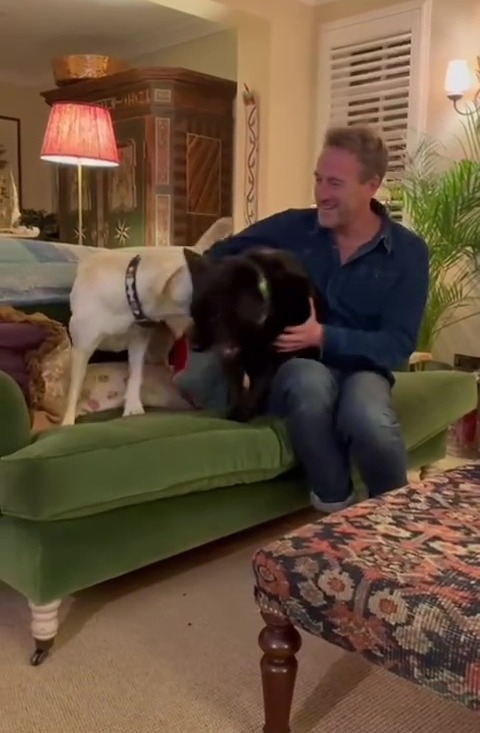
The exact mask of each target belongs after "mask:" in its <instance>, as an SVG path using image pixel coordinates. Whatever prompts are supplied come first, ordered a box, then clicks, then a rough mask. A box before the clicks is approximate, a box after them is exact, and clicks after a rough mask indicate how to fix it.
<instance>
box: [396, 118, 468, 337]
mask: <svg viewBox="0 0 480 733" xmlns="http://www.w3.org/2000/svg"><path fill="white" fill-rule="evenodd" d="M461 124H462V135H460V136H459V137H458V139H457V142H458V147H459V151H458V152H459V155H458V157H457V158H456V159H455V160H453V161H452V160H450V159H449V158H448V156H447V155H446V151H445V148H444V146H443V145H442V144H441V143H439V142H438V141H436V140H434V139H431V138H428V137H426V136H425V137H423V138H422V139H421V140H420V142H419V144H418V146H417V149H416V150H415V152H414V154H413V155H411V156H407V158H406V166H405V172H404V174H403V176H402V178H401V179H400V180H397V181H395V182H394V183H393V184H392V185H391V195H392V199H394V200H396V201H399V202H401V204H402V207H403V212H404V217H405V219H406V221H407V225H408V226H409V227H410V228H411V229H412V230H413V231H415V232H416V233H417V234H419V235H420V236H421V237H422V238H423V239H424V240H425V241H426V243H427V245H428V248H429V251H430V286H429V293H428V301H427V306H426V309H425V314H424V317H423V320H422V324H421V327H420V333H419V336H418V342H417V349H418V350H422V351H430V350H431V348H432V346H433V344H434V342H435V339H436V338H437V337H438V335H439V333H440V332H441V331H442V329H444V328H446V327H447V326H449V325H452V324H453V323H455V322H458V321H459V320H463V319H465V318H469V317H471V315H475V314H476V312H475V309H477V311H478V300H477V299H476V298H475V297H474V296H472V291H473V289H474V285H475V282H476V277H477V273H478V270H479V264H480V136H479V131H478V120H477V119H476V117H475V119H471V118H466V121H465V122H462V123H461ZM472 309H473V312H472Z"/></svg>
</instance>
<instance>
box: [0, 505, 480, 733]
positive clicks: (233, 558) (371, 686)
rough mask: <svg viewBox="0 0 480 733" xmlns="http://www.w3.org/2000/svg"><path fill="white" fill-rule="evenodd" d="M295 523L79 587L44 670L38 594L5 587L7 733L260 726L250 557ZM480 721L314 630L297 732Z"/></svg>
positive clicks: (162, 732)
mask: <svg viewBox="0 0 480 733" xmlns="http://www.w3.org/2000/svg"><path fill="white" fill-rule="evenodd" d="M305 518H306V517H305V516H303V517H302V518H301V520H302V521H303V520H304V519H305ZM288 524H289V523H286V522H281V523H277V524H276V525H275V526H270V527H268V528H267V529H265V528H264V529H263V530H258V529H257V530H255V531H254V532H250V533H248V534H247V535H244V536H242V537H241V538H235V539H233V540H232V539H230V540H228V541H226V542H223V543H219V544H217V545H215V546H212V547H209V548H204V549H202V550H201V551H197V552H193V553H190V554H188V555H186V556H183V557H182V558H177V559H175V560H173V561H169V562H165V563H163V564H160V565H157V566H155V567H152V568H149V569H147V570H146V571H142V572H140V573H136V574H133V575H131V576H128V577H126V578H122V579H120V580H117V581H115V582H112V583H108V584H105V585H103V586H101V587H99V588H96V589H93V590H89V591H87V592H83V593H80V594H78V595H77V596H76V598H75V599H74V600H72V601H71V602H67V603H66V604H65V608H64V609H63V615H64V620H63V624H62V628H61V633H60V635H59V637H58V643H57V646H56V649H55V652H54V654H53V656H52V657H51V658H50V659H49V660H48V661H47V662H46V663H45V664H44V665H43V666H42V667H39V668H36V669H34V668H32V667H30V666H29V664H28V653H29V652H30V649H31V646H30V639H29V632H28V622H29V618H28V613H27V610H26V606H25V603H24V602H23V600H22V599H21V598H20V597H19V596H18V595H17V594H15V593H13V592H12V591H10V590H9V589H7V588H6V587H5V586H0V733H37V731H38V733H260V732H261V725H262V710H261V694H260V682H259V674H258V662H259V651H258V649H257V640H256V637H257V634H258V632H259V630H260V628H261V624H260V619H259V616H258V614H257V612H256V609H255V607H254V604H253V602H252V575H251V570H250V557H251V555H252V552H253V550H254V549H255V547H256V546H258V545H259V544H261V543H263V542H264V541H266V540H267V539H269V538H270V537H271V538H273V537H275V536H277V535H278V534H281V533H282V532H283V531H285V529H287V528H288ZM478 730H479V723H478V718H477V717H475V716H473V715H472V714H471V713H469V712H467V711H465V710H463V709H462V708H460V707H459V706H457V705H455V704H452V703H449V702H446V701H444V700H441V699H439V698H437V697H436V696H434V695H433V694H431V693H429V692H426V691H424V690H420V689H417V688H415V687H413V686H411V685H410V684H408V683H406V682H403V681H401V680H397V679H396V678H394V677H393V676H391V675H389V674H387V673H385V672H383V671H380V670H374V669H372V668H371V667H369V666H368V665H367V664H365V663H363V662H362V660H361V659H358V658H356V657H354V656H352V655H348V654H344V653H342V652H340V651H338V650H336V649H334V648H332V647H330V646H328V645H327V644H325V643H323V642H321V641H319V640H316V639H312V638H305V641H304V647H303V650H302V651H301V653H300V669H299V677H298V684H297V691H296V698H295V704H294V715H293V733H347V732H348V733H387V732H388V733H452V731H454V733H478Z"/></svg>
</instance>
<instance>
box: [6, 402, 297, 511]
mask: <svg viewBox="0 0 480 733" xmlns="http://www.w3.org/2000/svg"><path fill="white" fill-rule="evenodd" d="M293 465H294V460H293V455H292V452H291V450H290V448H289V445H288V441H287V440H286V436H285V430H284V427H283V424H282V423H281V422H280V421H266V420H260V421H258V423H257V424H255V425H241V424H239V423H234V422H229V421H227V420H223V419H221V418H218V417H214V416H209V415H206V414H204V413H200V412H183V413H160V412H153V413H152V412H149V413H147V414H145V415H138V416H133V417H128V418H121V417H120V418H117V419H114V420H109V421H108V422H95V423H91V424H90V423H84V424H78V425H74V426H71V427H64V428H54V429H52V430H49V431H48V432H45V433H42V434H40V435H39V436H38V438H37V440H36V441H35V442H34V443H32V444H31V445H29V446H28V447H27V448H25V449H23V450H20V451H18V452H17V453H15V454H13V455H10V456H7V457H5V459H1V460H0V509H1V511H2V513H3V514H11V515H15V516H18V517H24V518H28V519H36V520H51V519H67V518H71V517H80V516H85V515H90V514H94V513H98V512H101V511H107V510H110V509H114V508H117V507H122V506H127V505H129V504H137V503H140V502H145V501H152V500H154V499H158V498H159V497H162V498H163V497H169V496H176V495H179V494H187V493H190V492H193V491H205V490H208V489H214V488H219V487H222V486H232V485H234V484H247V483H252V482H255V481H262V480H265V479H270V478H274V477H275V476H277V475H279V474H281V473H283V472H285V471H287V470H288V469H289V468H291V467H292V466H293Z"/></svg>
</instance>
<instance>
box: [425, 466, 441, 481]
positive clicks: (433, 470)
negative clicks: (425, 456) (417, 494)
mask: <svg viewBox="0 0 480 733" xmlns="http://www.w3.org/2000/svg"><path fill="white" fill-rule="evenodd" d="M439 473H440V468H439V467H438V465H437V464H436V463H428V464H427V465H426V466H422V467H421V468H420V481H424V480H425V479H429V478H432V477H433V476H438V474H439Z"/></svg>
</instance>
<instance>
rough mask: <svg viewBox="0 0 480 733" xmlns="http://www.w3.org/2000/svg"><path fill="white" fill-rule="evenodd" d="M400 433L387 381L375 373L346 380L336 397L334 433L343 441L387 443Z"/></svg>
mask: <svg viewBox="0 0 480 733" xmlns="http://www.w3.org/2000/svg"><path fill="white" fill-rule="evenodd" d="M392 429H393V430H395V431H397V430H398V429H399V425H398V420H397V416H396V414H395V411H394V409H393V406H392V398H391V387H390V384H389V383H388V381H387V380H386V379H385V378H384V377H382V376H381V375H379V374H376V373H375V372H358V373H356V374H352V375H351V376H350V377H348V378H347V379H346V380H345V382H344V384H343V386H342V390H341V393H340V397H339V402H338V410H337V430H338V432H339V434H340V435H341V436H342V438H343V439H345V440H347V441H349V440H357V439H358V440H361V441H363V440H367V441H369V442H370V441H372V440H374V441H382V440H383V439H387V440H389V438H390V435H391V431H392Z"/></svg>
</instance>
